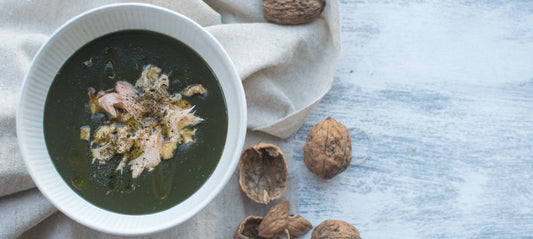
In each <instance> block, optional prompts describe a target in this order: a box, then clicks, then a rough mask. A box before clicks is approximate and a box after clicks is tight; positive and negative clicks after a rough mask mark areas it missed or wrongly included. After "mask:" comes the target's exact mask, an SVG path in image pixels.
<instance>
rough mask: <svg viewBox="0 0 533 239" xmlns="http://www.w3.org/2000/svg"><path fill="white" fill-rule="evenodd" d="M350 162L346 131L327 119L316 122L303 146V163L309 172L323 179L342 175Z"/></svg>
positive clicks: (350, 141) (350, 150) (349, 146)
mask: <svg viewBox="0 0 533 239" xmlns="http://www.w3.org/2000/svg"><path fill="white" fill-rule="evenodd" d="M351 161H352V139H351V136H350V132H349V131H348V129H347V128H346V127H345V126H344V125H342V124H341V123H339V122H337V121H336V120H335V119H333V118H331V117H328V118H327V119H326V120H324V121H321V122H318V123H317V124H316V125H315V126H313V128H312V129H311V131H310V132H309V134H308V135H307V140H306V142H305V145H304V162H305V165H306V166H307V168H308V169H309V171H311V172H313V173H315V174H316V175H318V176H320V177H321V178H323V179H331V178H333V177H335V176H337V175H338V174H340V173H342V172H343V171H344V170H346V168H347V167H348V166H349V165H350V163H351Z"/></svg>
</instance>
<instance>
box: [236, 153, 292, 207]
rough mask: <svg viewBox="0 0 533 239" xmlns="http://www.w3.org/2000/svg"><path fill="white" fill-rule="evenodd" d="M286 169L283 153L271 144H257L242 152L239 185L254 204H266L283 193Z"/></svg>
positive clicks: (286, 174)
mask: <svg viewBox="0 0 533 239" xmlns="http://www.w3.org/2000/svg"><path fill="white" fill-rule="evenodd" d="M287 176H288V169H287V161H286V159H285V155H283V152H281V150H280V149H279V148H278V147H277V146H276V145H273V144H266V143H261V142H259V143H257V144H255V145H252V146H250V147H247V148H245V149H244V150H243V152H242V154H241V158H240V161H239V184H240V185H241V189H242V191H244V192H245V193H246V196H248V197H249V198H250V199H252V200H253V201H254V202H257V203H262V204H265V205H266V204H268V203H269V202H270V201H272V200H275V199H278V198H280V197H281V195H282V194H283V193H284V192H285V189H286V183H287Z"/></svg>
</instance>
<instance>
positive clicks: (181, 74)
mask: <svg viewBox="0 0 533 239" xmlns="http://www.w3.org/2000/svg"><path fill="white" fill-rule="evenodd" d="M245 134H246V102H245V97H244V90H243V88H242V84H241V81H240V79H239V76H238V74H237V72H236V70H235V67H234V65H233V63H232V62H231V59H230V58H229V57H228V55H227V53H226V52H225V51H224V49H223V48H222V46H221V45H220V44H219V43H218V42H217V41H216V39H215V38H214V37H213V36H212V35H210V34H209V33H208V32H207V31H205V30H204V29H203V28H202V27H201V26H200V25H198V24H197V23H195V22H194V21H192V20H190V19H188V18H187V17H185V16H183V15H180V14H178V13H176V12H173V11H170V10H168V9H164V8H161V7H158V6H153V5H148V4H137V3H131V4H114V5H107V6H103V7H100V8H97V9H93V10H90V11H88V12H85V13H83V14H81V15H79V16H77V17H75V18H73V19H72V20H70V21H68V22H67V23H65V24H64V25H63V26H61V27H60V28H59V29H58V30H57V31H56V32H55V33H53V35H52V36H51V37H50V39H49V40H48V41H47V42H46V43H45V44H44V45H43V46H42V47H41V49H40V50H39V52H38V53H37V54H36V56H35V58H34V60H33V62H32V64H31V66H30V69H29V70H28V72H27V74H26V77H25V79H24V83H23V87H22V90H21V93H20V99H19V104H18V111H17V135H18V141H19V146H20V150H21V152H22V155H23V158H24V161H25V164H26V166H27V169H28V171H29V173H30V175H31V177H32V178H33V180H34V182H35V184H36V185H37V187H38V188H39V190H40V191H41V192H42V193H43V194H44V195H45V196H46V197H47V198H48V200H50V202H52V203H53V204H54V205H55V206H56V207H57V208H58V209H59V210H60V211H61V212H63V213H64V214H66V215H67V216H69V217H70V218H72V219H73V220H75V221H77V222H79V223H81V224H83V225H86V226H88V227H90V228H93V229H96V230H99V231H102V232H107V233H113V234H120V235H140V234H146V233H152V232H156V231H161V230H164V229H167V228H170V227H173V226H175V225H178V224H180V223H182V222H184V221H186V220H187V219H189V218H191V217H192V216H194V215H195V214H196V213H198V212H199V211H200V210H201V209H202V208H204V207H205V206H206V205H207V204H208V203H209V202H210V201H212V200H213V198H214V197H215V196H216V195H217V194H218V193H219V192H220V191H221V190H222V189H223V187H224V186H225V184H226V183H227V182H228V181H229V179H230V177H231V176H232V174H233V173H234V171H235V168H236V165H237V163H238V160H239V155H240V152H241V150H242V146H243V143H244V138H245Z"/></svg>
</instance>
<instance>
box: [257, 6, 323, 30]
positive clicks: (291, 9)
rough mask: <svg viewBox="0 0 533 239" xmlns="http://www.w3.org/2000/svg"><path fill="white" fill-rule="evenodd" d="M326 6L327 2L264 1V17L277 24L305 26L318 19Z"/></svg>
mask: <svg viewBox="0 0 533 239" xmlns="http://www.w3.org/2000/svg"><path fill="white" fill-rule="evenodd" d="M325 6H326V0H263V15H264V16H265V18H266V19H267V20H268V21H270V22H273V23H277V24H282V25H297V24H304V23H308V22H311V21H312V20H313V19H315V18H316V17H318V15H320V13H322V11H323V10H324V7H325Z"/></svg>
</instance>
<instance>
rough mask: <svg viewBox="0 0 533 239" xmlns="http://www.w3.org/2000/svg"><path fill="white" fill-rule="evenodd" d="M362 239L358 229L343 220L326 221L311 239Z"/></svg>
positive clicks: (319, 226) (317, 228) (314, 232)
mask: <svg viewBox="0 0 533 239" xmlns="http://www.w3.org/2000/svg"><path fill="white" fill-rule="evenodd" d="M334 238H335V239H339V238H342V239H361V236H360V235H359V231H358V230H357V228H355V227H354V226H352V225H351V224H349V223H347V222H345V221H341V220H325V221H323V222H322V223H320V224H319V225H318V226H316V227H315V229H314V230H313V233H311V239H334Z"/></svg>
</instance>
